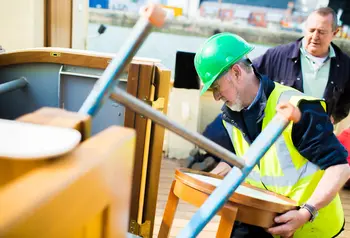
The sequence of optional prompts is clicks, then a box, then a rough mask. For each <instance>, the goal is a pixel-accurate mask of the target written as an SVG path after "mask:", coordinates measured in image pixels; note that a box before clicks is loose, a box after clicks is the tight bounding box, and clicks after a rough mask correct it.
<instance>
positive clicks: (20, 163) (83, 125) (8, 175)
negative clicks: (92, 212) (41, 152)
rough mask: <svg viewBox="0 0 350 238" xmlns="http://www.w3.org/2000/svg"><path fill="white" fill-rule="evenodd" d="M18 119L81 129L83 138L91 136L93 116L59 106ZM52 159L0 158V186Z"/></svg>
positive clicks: (40, 110) (43, 109)
mask: <svg viewBox="0 0 350 238" xmlns="http://www.w3.org/2000/svg"><path fill="white" fill-rule="evenodd" d="M17 120H18V121H21V122H29V123H35V124H42V125H51V126H60V127H67V128H72V129H76V130H78V131H80V133H81V134H82V140H85V139H87V138H88V137H90V134H91V118H90V117H89V116H86V115H79V114H77V113H74V112H68V111H66V110H64V109H59V108H48V107H43V108H41V109H39V110H37V111H35V112H32V113H29V114H25V115H23V116H21V117H19V118H17ZM50 161H51V160H6V159H0V187H1V185H4V184H7V183H8V182H10V181H12V180H14V179H16V178H18V177H20V176H22V175H23V174H26V173H28V172H29V171H31V170H33V169H35V168H38V167H39V166H42V165H46V164H47V163H50Z"/></svg>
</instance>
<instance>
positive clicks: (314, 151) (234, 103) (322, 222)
mask: <svg viewBox="0 0 350 238" xmlns="http://www.w3.org/2000/svg"><path fill="white" fill-rule="evenodd" d="M253 49H254V47H253V46H252V45H250V44H248V43H247V42H246V41H245V40H244V39H242V38H241V37H239V36H237V35H235V34H232V33H226V32H224V33H220V34H216V35H214V36H212V37H210V38H209V39H207V40H206V41H205V42H204V43H203V45H202V46H201V47H200V48H199V50H198V51H197V53H196V56H195V59H194V64H195V68H196V71H197V74H198V76H199V77H200V79H201V81H202V82H203V84H204V85H203V88H202V91H201V94H203V93H205V92H206V91H207V90H208V89H210V90H212V93H213V97H214V99H215V100H217V101H219V100H220V101H223V102H224V105H223V107H222V123H223V125H224V126H223V127H222V128H223V130H226V133H227V135H228V136H229V137H228V138H231V143H232V151H233V152H234V153H236V154H237V155H238V156H241V157H243V155H244V154H245V152H246V151H247V149H248V148H249V146H250V144H251V143H252V142H253V141H254V140H255V139H256V137H257V136H258V135H259V134H260V132H261V131H262V130H263V129H264V128H265V127H266V125H267V124H268V123H269V122H270V121H271V120H272V118H273V117H274V115H275V114H276V106H277V104H278V103H280V102H282V101H288V102H290V103H291V104H293V105H294V106H298V107H299V109H300V111H301V114H302V118H301V120H300V122H298V123H290V124H289V125H288V126H287V128H286V129H285V130H284V132H283V133H282V135H281V136H280V138H279V139H278V140H277V141H276V143H275V144H274V145H273V146H272V147H271V148H270V149H269V150H268V152H267V153H266V154H265V155H264V157H263V158H262V159H261V160H260V163H259V164H258V165H257V166H255V168H254V170H253V171H252V173H250V175H249V176H248V177H247V178H246V180H245V182H247V183H249V184H251V185H253V186H256V187H259V188H261V189H266V190H269V191H272V192H274V193H277V194H281V195H283V196H286V197H289V198H291V199H293V200H294V201H296V202H297V203H298V205H299V206H300V208H299V209H298V210H293V211H289V212H286V213H285V214H281V215H279V216H277V217H276V218H275V222H276V226H274V227H271V228H270V229H267V230H265V229H263V228H260V227H255V226H252V225H248V224H243V223H240V222H236V224H235V225H234V229H233V231H232V234H231V237H245V238H246V237H249V238H250V237H252V238H253V237H259V238H263V237H273V236H274V237H294V238H304V237H305V238H307V237H318V238H319V237H321V238H322V237H325V238H329V237H336V236H337V235H339V234H340V233H341V231H342V230H343V228H344V224H345V221H344V212H343V208H342V205H341V201H340V198H339V195H338V192H339V190H340V189H341V188H342V187H343V185H344V184H345V182H346V181H347V179H348V178H349V176H350V168H349V165H348V163H347V160H346V158H347V151H346V150H345V148H344V147H343V146H342V145H341V144H340V142H339V141H338V140H337V138H336V137H335V135H334V134H333V125H332V123H331V121H330V119H329V117H328V115H327V113H326V109H327V108H326V104H325V102H324V101H323V100H321V99H317V98H313V97H310V96H306V95H304V94H303V93H301V92H299V91H297V90H295V89H293V88H290V87H287V86H283V85H281V84H278V83H275V82H273V81H272V80H270V79H269V78H268V77H266V76H263V75H261V74H259V72H257V70H256V69H255V68H254V67H253V66H252V64H251V61H250V60H249V59H248V57H247V54H248V53H250V52H251V51H252V50H253ZM280 70H283V69H280ZM218 133H219V132H218ZM243 158H244V157H243ZM230 169H231V166H230V165H229V164H227V163H226V162H224V161H221V162H220V163H219V164H218V166H217V167H216V168H215V169H214V170H213V171H212V173H216V174H221V175H225V174H227V173H228V172H229V171H230Z"/></svg>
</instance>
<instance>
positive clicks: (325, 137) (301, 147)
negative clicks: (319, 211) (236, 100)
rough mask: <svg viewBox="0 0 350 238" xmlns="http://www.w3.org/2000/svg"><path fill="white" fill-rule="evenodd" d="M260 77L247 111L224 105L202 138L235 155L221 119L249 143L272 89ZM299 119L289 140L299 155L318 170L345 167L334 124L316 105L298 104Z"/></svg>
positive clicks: (260, 119) (343, 150) (271, 85)
mask: <svg viewBox="0 0 350 238" xmlns="http://www.w3.org/2000/svg"><path fill="white" fill-rule="evenodd" d="M257 76H258V78H260V83H261V87H260V92H259V93H258V98H257V100H256V101H255V102H254V103H253V104H252V105H251V107H250V108H249V109H243V110H242V111H240V112H234V111H231V110H230V109H229V108H228V107H226V106H225V105H224V106H223V108H222V113H221V114H219V115H218V117H217V118H216V119H215V120H214V121H213V122H212V123H211V124H209V125H208V126H207V128H206V130H205V131H204V132H203V135H204V136H206V137H208V138H209V139H211V140H213V141H214V142H216V143H217V144H220V145H221V146H223V147H225V148H226V149H228V150H230V151H232V152H233V153H235V151H234V148H233V145H232V143H231V139H230V137H229V135H228V133H227V131H226V129H225V127H224V126H223V123H222V119H224V120H225V121H228V122H230V123H232V124H234V125H235V126H236V127H237V128H239V129H240V130H241V131H242V133H243V135H244V137H245V139H246V141H247V142H248V143H252V142H253V141H254V140H255V139H256V137H257V136H258V135H259V134H260V132H261V127H262V120H263V118H264V109H265V105H266V100H267V99H268V97H269V95H270V94H271V92H272V90H273V89H274V87H275V85H274V83H273V81H271V80H270V79H268V78H267V77H266V76H261V75H259V74H257ZM300 110H301V112H302V119H301V120H300V122H298V123H296V124H294V126H293V131H292V140H293V143H294V146H295V147H296V148H297V149H298V151H299V152H300V154H301V155H303V156H304V157H305V158H306V159H308V160H309V161H311V162H312V163H314V164H316V165H318V166H319V167H320V168H321V169H326V168H328V167H330V166H332V165H337V164H346V163H347V160H346V158H347V151H346V149H345V148H344V147H343V146H342V145H341V144H340V142H339V141H338V139H337V138H336V136H335V135H334V134H333V125H332V123H331V121H330V120H329V117H328V115H327V114H326V113H325V112H324V110H323V108H322V106H321V105H320V103H319V102H306V101H305V102H301V103H300Z"/></svg>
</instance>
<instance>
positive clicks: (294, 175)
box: [226, 90, 319, 187]
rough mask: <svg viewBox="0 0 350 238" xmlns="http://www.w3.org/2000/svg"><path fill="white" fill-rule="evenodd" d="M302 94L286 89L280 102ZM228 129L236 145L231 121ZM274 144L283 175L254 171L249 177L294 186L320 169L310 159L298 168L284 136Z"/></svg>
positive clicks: (267, 184)
mask: <svg viewBox="0 0 350 238" xmlns="http://www.w3.org/2000/svg"><path fill="white" fill-rule="evenodd" d="M301 95H303V94H302V93H300V92H298V91H294V90H291V91H285V92H283V93H282V94H281V95H280V97H279V99H278V102H282V101H289V99H290V98H291V97H292V96H301ZM226 130H227V132H228V134H229V135H230V138H231V140H232V144H233V145H234V141H233V125H232V124H231V123H229V122H226ZM274 146H275V148H276V152H277V157H278V160H279V164H280V167H281V170H282V172H283V176H262V177H261V176H260V174H259V173H258V172H256V171H252V172H251V173H250V174H249V176H248V178H250V179H252V180H254V181H261V182H263V183H264V184H265V185H266V186H276V187H284V186H293V185H294V184H296V183H297V182H298V180H300V179H302V178H304V177H307V176H309V175H311V174H314V173H315V172H316V171H318V170H319V167H318V166H317V165H315V164H313V163H311V162H310V161H307V162H306V163H305V164H304V165H303V166H302V167H301V168H299V169H296V168H295V166H294V164H293V160H292V158H291V155H290V153H289V151H288V147H287V144H286V142H285V140H284V138H283V136H280V137H279V138H278V139H277V141H276V142H275V144H274Z"/></svg>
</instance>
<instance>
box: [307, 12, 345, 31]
mask: <svg viewBox="0 0 350 238" xmlns="http://www.w3.org/2000/svg"><path fill="white" fill-rule="evenodd" d="M314 13H317V14H318V15H320V16H328V15H332V19H333V22H332V30H333V31H335V30H337V28H338V17H337V14H336V13H335V11H334V10H333V9H332V8H330V7H320V8H317V9H315V10H314V11H312V12H311V14H314ZM311 14H310V15H309V17H310V16H311Z"/></svg>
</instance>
